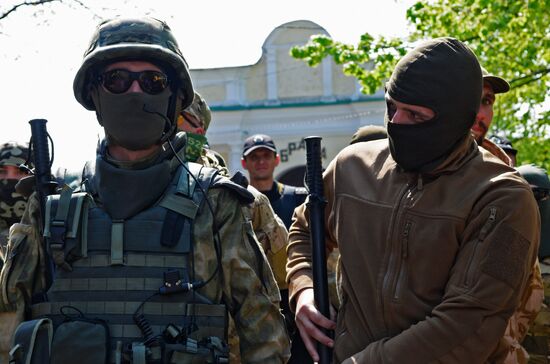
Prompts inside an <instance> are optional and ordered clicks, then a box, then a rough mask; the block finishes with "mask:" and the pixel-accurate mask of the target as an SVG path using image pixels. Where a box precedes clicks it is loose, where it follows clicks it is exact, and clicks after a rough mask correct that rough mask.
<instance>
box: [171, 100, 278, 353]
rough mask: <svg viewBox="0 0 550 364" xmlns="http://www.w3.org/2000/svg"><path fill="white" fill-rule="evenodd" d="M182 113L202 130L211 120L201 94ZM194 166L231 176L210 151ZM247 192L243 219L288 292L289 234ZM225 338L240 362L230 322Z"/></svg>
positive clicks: (263, 202) (264, 203)
mask: <svg viewBox="0 0 550 364" xmlns="http://www.w3.org/2000/svg"><path fill="white" fill-rule="evenodd" d="M185 112H187V113H189V114H191V115H192V116H193V117H194V118H195V119H196V121H198V122H200V123H201V124H202V126H203V127H204V129H205V130H207V129H208V126H209V125H210V121H211V119H212V118H211V112H210V108H209V107H208V104H207V103H206V101H205V100H204V99H203V98H202V96H201V95H200V94H198V93H195V98H194V99H193V103H192V104H191V106H189V107H188V108H187V109H186V110H185ZM180 120H181V119H180ZM180 120H178V126H180V127H181V123H183V120H181V121H180ZM197 163H200V164H202V165H205V166H207V167H211V168H215V169H217V170H218V171H219V172H220V174H221V175H223V176H226V177H229V176H230V173H229V170H228V169H227V167H226V164H225V161H223V157H221V156H220V155H219V154H218V153H216V152H215V151H213V150H211V149H208V148H203V150H202V153H201V155H200V157H199V158H198V160H197ZM247 190H248V191H249V192H250V193H252V195H253V196H254V202H252V203H251V204H249V205H246V206H243V214H244V216H245V218H246V219H247V220H248V221H250V222H251V223H252V229H253V230H254V234H255V235H256V238H257V239H258V242H259V243H260V246H261V247H262V249H263V252H264V254H265V255H266V256H267V260H268V262H269V266H270V267H271V269H272V271H273V275H274V277H275V281H276V282H277V285H278V287H279V290H281V289H287V283H286V269H285V266H286V246H287V245H288V231H287V229H286V227H285V225H284V223H283V221H282V220H281V219H280V218H279V217H278V216H277V215H276V214H275V212H274V211H273V208H272V207H271V204H270V203H269V199H268V198H267V197H266V196H265V195H264V194H263V193H261V192H260V191H258V190H257V189H256V188H254V187H253V186H251V185H247ZM228 337H229V345H230V348H231V351H230V359H231V362H232V363H240V362H241V355H240V351H239V350H238V348H239V336H238V334H237V331H236V329H235V324H234V322H233V321H232V320H231V321H230V325H229V334H228Z"/></svg>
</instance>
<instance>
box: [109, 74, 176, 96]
mask: <svg viewBox="0 0 550 364" xmlns="http://www.w3.org/2000/svg"><path fill="white" fill-rule="evenodd" d="M98 81H99V82H100V83H101V84H102V85H103V87H105V89H106V90H107V91H109V92H112V93H114V94H121V93H124V92H126V91H128V89H129V88H130V86H132V83H133V82H134V81H138V83H139V87H141V89H142V90H143V91H144V92H146V93H148V94H150V95H157V94H159V93H161V92H162V91H164V89H166V87H168V76H166V75H165V74H164V73H162V72H159V71H141V72H132V71H128V70H123V69H114V70H110V71H107V72H105V73H103V74H102V75H100V76H99V77H98Z"/></svg>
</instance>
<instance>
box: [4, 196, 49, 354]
mask: <svg viewBox="0 0 550 364" xmlns="http://www.w3.org/2000/svg"><path fill="white" fill-rule="evenodd" d="M37 216H38V203H37V200H36V198H35V197H34V196H31V198H30V199H29V203H28V205H27V209H26V210H25V214H24V215H23V218H22V220H21V223H17V224H14V225H12V227H11V228H10V232H9V238H8V243H7V246H6V251H5V262H4V265H3V266H2V270H1V271H0V362H2V363H7V351H8V350H9V348H10V346H11V338H12V335H13V333H14V331H15V329H16V328H17V326H18V324H19V323H20V322H21V321H23V317H24V311H25V303H26V301H27V300H28V298H29V297H32V295H34V294H35V293H36V292H39V291H41V290H42V287H44V284H45V281H44V279H42V277H43V276H42V275H41V274H40V273H41V272H42V271H43V267H44V262H45V259H44V252H43V249H42V246H41V244H40V242H41V241H40V238H39V234H38V229H37V225H36V223H37Z"/></svg>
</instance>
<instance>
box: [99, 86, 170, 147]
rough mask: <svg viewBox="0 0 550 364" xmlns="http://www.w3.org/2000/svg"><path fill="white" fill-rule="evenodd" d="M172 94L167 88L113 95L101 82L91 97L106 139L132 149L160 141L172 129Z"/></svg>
mask: <svg viewBox="0 0 550 364" xmlns="http://www.w3.org/2000/svg"><path fill="white" fill-rule="evenodd" d="M171 94H172V91H171V90H170V88H168V87H167V88H166V89H165V90H164V91H162V92H161V93H160V94H157V95H150V94H147V93H145V92H132V93H123V94H113V93H110V92H107V91H105V90H104V89H103V87H102V86H101V85H98V86H97V87H96V88H95V90H94V91H92V93H91V96H92V99H93V101H94V105H95V107H96V114H97V120H98V121H99V123H100V124H101V125H102V126H103V127H104V128H105V135H106V137H107V140H109V141H110V142H114V143H116V144H118V145H120V146H122V147H124V148H126V149H129V150H140V149H146V148H148V147H150V146H152V145H154V144H155V143H158V142H160V141H161V138H162V136H163V134H164V133H165V132H166V131H167V130H169V129H170V121H169V119H168V117H167V111H168V105H169V102H170V96H171Z"/></svg>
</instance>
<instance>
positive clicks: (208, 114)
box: [182, 91, 212, 131]
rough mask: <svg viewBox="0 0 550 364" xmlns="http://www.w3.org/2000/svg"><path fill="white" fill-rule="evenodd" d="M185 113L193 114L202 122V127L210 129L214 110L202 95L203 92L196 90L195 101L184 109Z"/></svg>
mask: <svg viewBox="0 0 550 364" xmlns="http://www.w3.org/2000/svg"><path fill="white" fill-rule="evenodd" d="M183 113H188V114H191V115H192V116H193V117H195V119H197V120H198V121H199V122H200V123H201V124H202V127H203V128H204V130H205V131H206V130H208V127H209V126H210V121H212V111H210V107H209V106H208V104H207V103H206V100H205V99H204V98H203V97H202V96H201V94H199V93H198V92H196V91H195V97H194V98H193V102H192V103H191V105H189V106H188V107H187V108H186V109H185V110H183V111H182V114H183Z"/></svg>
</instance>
